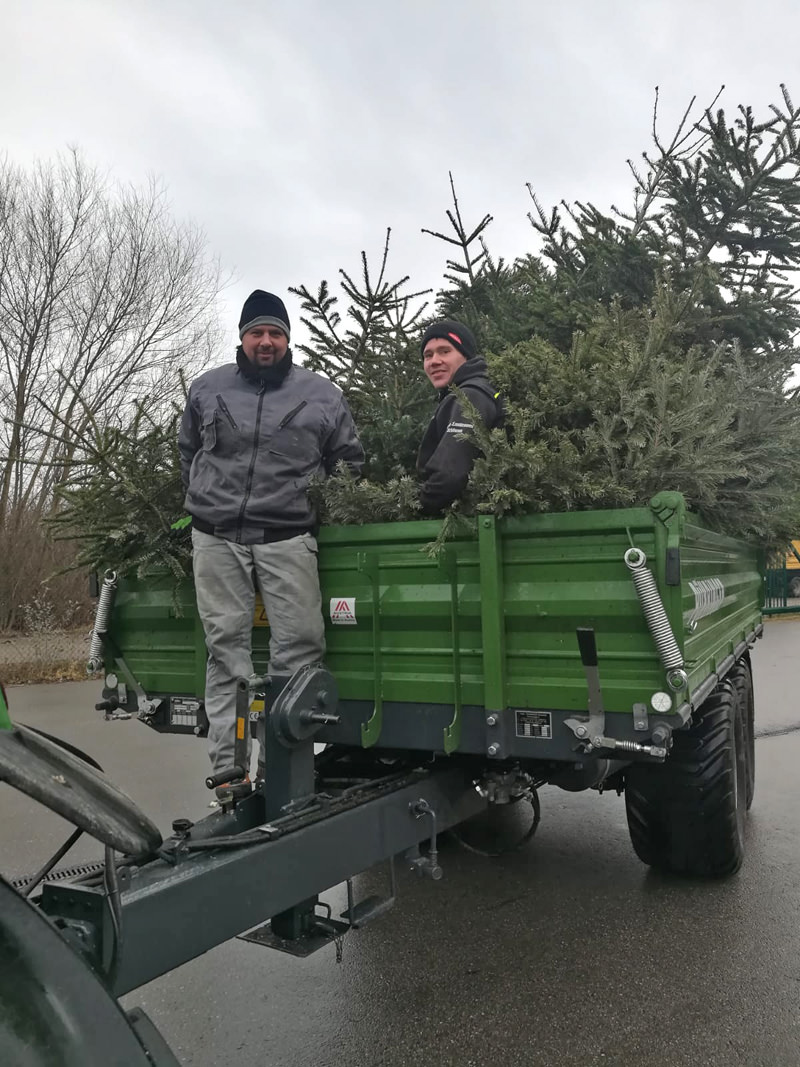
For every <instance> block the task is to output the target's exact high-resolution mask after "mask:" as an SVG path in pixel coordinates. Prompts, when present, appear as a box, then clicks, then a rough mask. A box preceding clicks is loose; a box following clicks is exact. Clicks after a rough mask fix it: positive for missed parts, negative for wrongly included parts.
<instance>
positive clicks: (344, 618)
mask: <svg viewBox="0 0 800 1067" xmlns="http://www.w3.org/2000/svg"><path fill="white" fill-rule="evenodd" d="M331 622H332V623H333V624H334V626H355V625H356V598H355V597H354V596H337V597H331Z"/></svg>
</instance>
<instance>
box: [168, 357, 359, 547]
mask: <svg viewBox="0 0 800 1067" xmlns="http://www.w3.org/2000/svg"><path fill="white" fill-rule="evenodd" d="M178 449H179V451H180V457H181V477H182V479H183V485H184V488H185V489H186V503H185V506H186V510H187V511H188V512H189V514H190V515H192V516H193V517H194V518H195V519H197V520H199V523H198V525H200V524H201V523H202V524H203V526H204V527H205V528H207V529H208V532H213V533H214V534H216V535H217V536H219V537H224V538H226V539H227V540H231V541H238V542H239V543H241V544H254V543H256V542H259V541H264V540H277V539H279V538H280V537H285V536H291V535H292V534H293V533H298V534H299V533H303V532H305V531H308V530H312V529H313V527H314V525H315V523H316V515H315V513H314V508H313V506H312V504H311V502H310V500H309V499H308V494H307V492H306V490H307V488H308V485H309V482H310V481H311V479H312V478H313V477H314V476H315V475H325V474H331V473H332V472H333V470H334V468H335V467H336V464H337V463H338V462H339V461H340V460H344V462H345V463H346V464H347V465H348V466H349V467H350V469H351V470H352V471H353V472H354V473H358V472H359V471H360V469H361V466H362V464H363V462H364V450H363V448H362V447H361V442H360V441H359V439H358V434H357V433H356V428H355V425H354V423H353V417H352V415H351V414H350V409H349V408H348V406H347V403H346V401H345V399H344V396H343V395H342V392H341V390H340V389H339V388H338V387H337V386H335V385H334V384H333V383H332V382H329V381H328V380H327V378H323V377H322V376H321V375H319V374H314V373H313V372H312V371H309V370H306V369H305V367H297V366H294V365H293V366H292V367H291V368H290V369H289V372H288V374H287V375H286V377H285V378H284V379H283V381H282V382H281V383H280V384H279V385H278V386H277V387H274V386H273V387H272V388H270V387H269V386H265V385H264V384H263V383H261V382H259V381H258V380H255V379H253V378H251V377H249V376H246V375H244V374H242V372H241V371H240V370H239V368H238V367H237V365H236V364H235V363H229V364H226V365H225V366H223V367H216V368H215V369H214V370H210V371H207V372H206V373H205V374H201V375H200V377H199V378H197V379H196V380H195V381H194V382H192V385H191V388H190V390H189V396H188V398H187V402H186V407H185V409H184V412H183V418H182V420H181V428H180V433H179V435H178Z"/></svg>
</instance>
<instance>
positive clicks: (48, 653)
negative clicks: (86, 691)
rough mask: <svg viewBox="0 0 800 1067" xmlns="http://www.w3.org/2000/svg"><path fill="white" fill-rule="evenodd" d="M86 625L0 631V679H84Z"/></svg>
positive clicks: (18, 682)
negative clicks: (67, 628) (23, 632)
mask: <svg viewBox="0 0 800 1067" xmlns="http://www.w3.org/2000/svg"><path fill="white" fill-rule="evenodd" d="M89 638H90V628H89V627H86V626H83V627H81V628H80V629H79V630H47V631H44V632H43V631H39V632H35V631H34V632H31V633H25V634H20V633H0V682H3V684H4V685H22V684H25V683H29V682H59V681H85V680H86V678H87V677H88V675H87V674H86V662H87V660H88V658H89Z"/></svg>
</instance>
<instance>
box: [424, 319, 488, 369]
mask: <svg viewBox="0 0 800 1067" xmlns="http://www.w3.org/2000/svg"><path fill="white" fill-rule="evenodd" d="M434 337H442V338H443V339H444V340H445V341H449V342H450V344H451V345H452V346H453V348H457V349H458V351H459V352H460V353H461V355H462V356H465V357H466V358H467V359H472V358H473V356H477V354H478V342H477V341H476V340H475V335H474V333H473V332H472V330H470V328H469V327H468V326H465V325H464V324H463V322H456V321H455V319H442V320H441V322H433V323H431V325H430V326H429V327H428V328H427V330H426V331H425V333H424V334H423V335H422V346H421V347H422V351H423V352H424V351H425V345H426V344H427V343H428V341H431V340H432V339H433V338H434Z"/></svg>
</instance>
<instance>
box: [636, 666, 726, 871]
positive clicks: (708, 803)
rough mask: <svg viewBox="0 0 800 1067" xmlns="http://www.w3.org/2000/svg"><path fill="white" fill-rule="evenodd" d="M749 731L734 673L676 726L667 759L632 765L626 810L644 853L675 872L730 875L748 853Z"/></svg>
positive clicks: (653, 864)
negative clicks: (689, 721)
mask: <svg viewBox="0 0 800 1067" xmlns="http://www.w3.org/2000/svg"><path fill="white" fill-rule="evenodd" d="M746 750H747V743H746V730H745V721H744V716H743V714H742V706H741V703H740V700H739V688H738V687H737V686H736V685H734V683H733V682H732V681H731V680H730V679H729V678H726V679H725V680H724V681H723V682H721V683H720V684H719V685H718V686H717V687H716V689H715V690H714V691H713V692H712V693H711V695H710V696H709V697H708V699H707V700H706V701H705V703H704V704H703V705H702V707H701V708H700V709H699V711H698V712H697V714H696V720H695V722H694V723H693V725H692V726H691V727H689V728H688V729H683V730H676V731H675V733H674V734H673V747H672V751H671V753H670V755H669V756H668V757H667V759H666V761H665V762H664V763H663V764H662V765H658V766H654V765H648V764H644V763H640V764H632V765H631V766H630V767H629V768H628V770H627V771H626V775H625V809H626V812H627V816H628V829H629V831H630V835H631V842H632V844H633V847H634V850H635V852H636V855H637V856H638V857H639V859H640V860H642V862H643V863H647V864H648V865H649V866H651V867H655V868H657V869H658V870H662V871H668V872H670V873H673V874H681V875H690V876H694V877H702V878H724V877H726V876H727V875H730V874H733V873H734V872H735V871H737V870H738V869H739V867H740V866H741V864H742V860H743V858H744V823H745V815H746V810H747V799H746V792H747V790H746V783H747V759H746Z"/></svg>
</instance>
